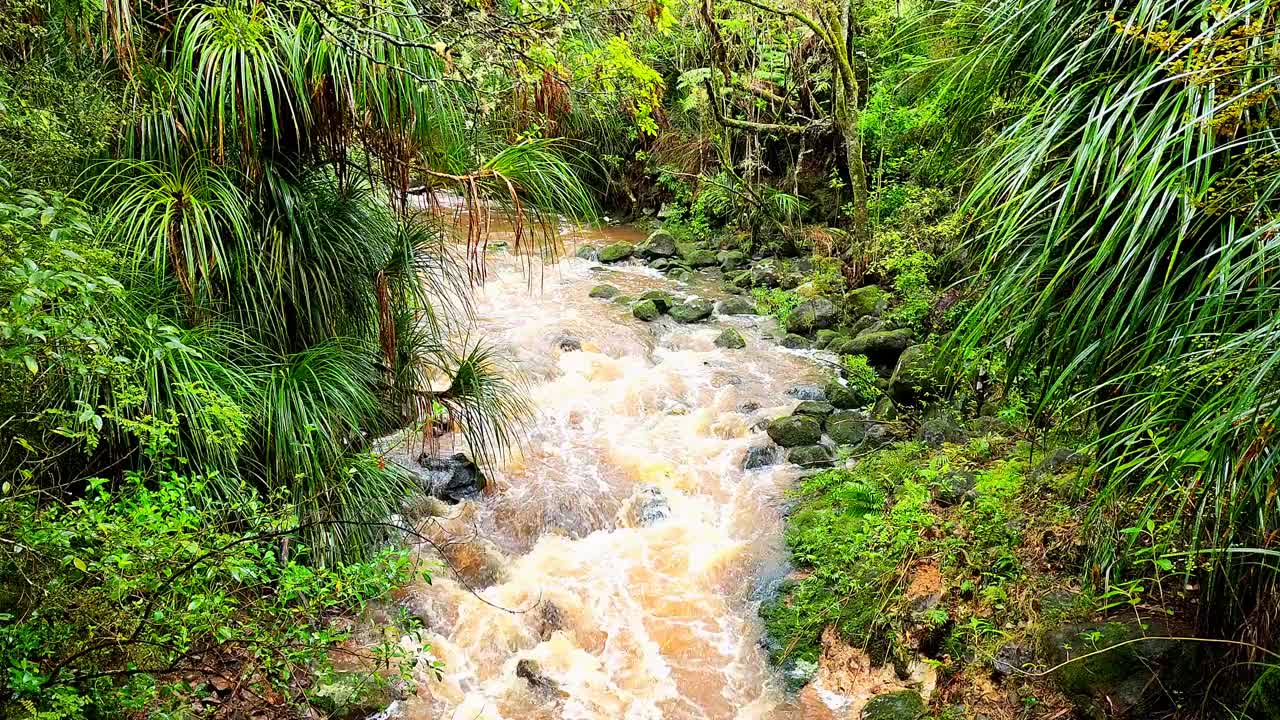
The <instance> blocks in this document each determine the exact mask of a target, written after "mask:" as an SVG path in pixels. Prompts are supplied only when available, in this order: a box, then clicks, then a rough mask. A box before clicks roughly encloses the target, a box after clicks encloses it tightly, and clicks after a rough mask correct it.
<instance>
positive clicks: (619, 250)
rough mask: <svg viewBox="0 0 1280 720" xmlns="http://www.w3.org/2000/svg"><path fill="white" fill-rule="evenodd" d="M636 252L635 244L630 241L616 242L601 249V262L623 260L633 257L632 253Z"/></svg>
mask: <svg viewBox="0 0 1280 720" xmlns="http://www.w3.org/2000/svg"><path fill="white" fill-rule="evenodd" d="M633 252H635V246H634V245H632V244H631V243H628V242H616V243H613V244H612V245H606V246H604V249H602V250H601V251H600V262H602V263H616V262H622V261H623V260H626V259H627V258H629V257H631V253H633Z"/></svg>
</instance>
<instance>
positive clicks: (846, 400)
mask: <svg viewBox="0 0 1280 720" xmlns="http://www.w3.org/2000/svg"><path fill="white" fill-rule="evenodd" d="M824 392H826V394H827V401H828V402H830V403H831V404H832V405H834V406H836V407H837V408H839V409H841V410H855V409H857V408H860V407H863V406H864V405H867V404H868V403H870V402H871V401H872V400H874V399H875V396H874V395H872V396H868V395H867V394H866V393H864V392H861V391H860V390H858V389H857V388H853V387H850V386H848V385H842V384H840V383H839V382H837V381H835V380H832V381H831V382H829V383H827V386H826V388H824Z"/></svg>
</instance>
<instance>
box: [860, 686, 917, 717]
mask: <svg viewBox="0 0 1280 720" xmlns="http://www.w3.org/2000/svg"><path fill="white" fill-rule="evenodd" d="M925 712H927V710H926V709H925V704H924V698H922V697H920V693H918V692H916V691H915V690H899V691H897V692H891V693H885V694H884V695H877V696H875V697H873V698H871V699H870V700H868V701H867V704H866V705H864V706H863V707H862V720H920V718H922V717H924V715H925Z"/></svg>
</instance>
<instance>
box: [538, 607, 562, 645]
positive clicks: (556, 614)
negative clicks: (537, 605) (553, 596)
mask: <svg viewBox="0 0 1280 720" xmlns="http://www.w3.org/2000/svg"><path fill="white" fill-rule="evenodd" d="M563 627H564V613H562V612H560V608H559V607H557V606H556V605H555V604H554V603H550V602H547V601H545V600H544V601H543V602H542V608H541V609H540V610H539V611H538V637H539V638H540V639H542V640H546V639H548V638H550V637H551V635H552V634H553V633H555V632H556V631H557V630H560V629H561V628H563Z"/></svg>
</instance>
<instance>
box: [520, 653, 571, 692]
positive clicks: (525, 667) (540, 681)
mask: <svg viewBox="0 0 1280 720" xmlns="http://www.w3.org/2000/svg"><path fill="white" fill-rule="evenodd" d="M516 677H518V678H520V679H522V680H524V681H525V682H527V683H529V687H530V688H532V689H534V690H536V691H537V692H539V693H541V694H543V695H548V696H555V695H561V694H563V691H562V690H561V689H560V684H559V683H557V682H556V681H555V680H552V679H551V678H549V677H547V676H546V675H544V674H542V666H541V665H539V664H538V661H537V660H532V659H530V658H520V660H519V661H517V662H516Z"/></svg>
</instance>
